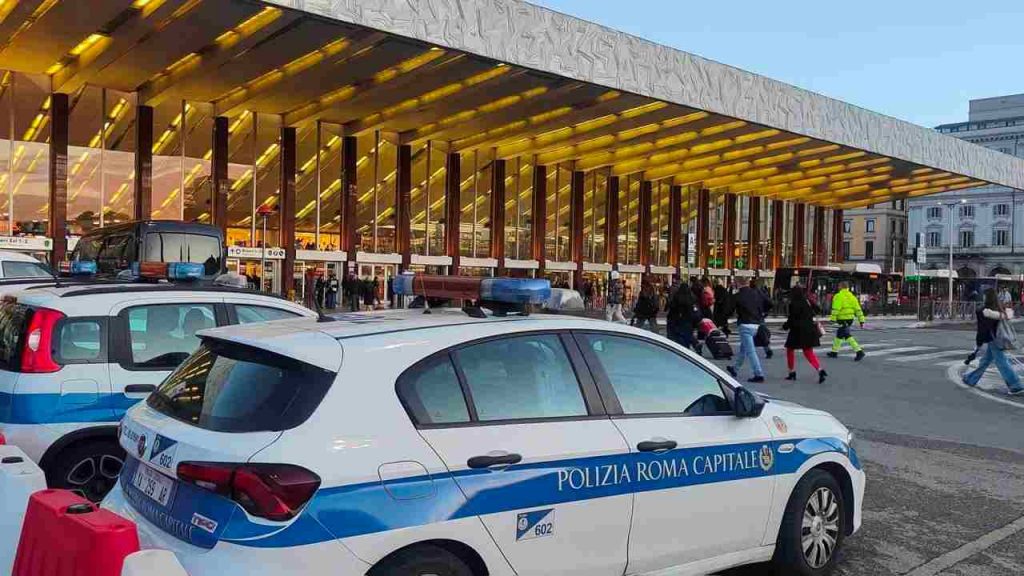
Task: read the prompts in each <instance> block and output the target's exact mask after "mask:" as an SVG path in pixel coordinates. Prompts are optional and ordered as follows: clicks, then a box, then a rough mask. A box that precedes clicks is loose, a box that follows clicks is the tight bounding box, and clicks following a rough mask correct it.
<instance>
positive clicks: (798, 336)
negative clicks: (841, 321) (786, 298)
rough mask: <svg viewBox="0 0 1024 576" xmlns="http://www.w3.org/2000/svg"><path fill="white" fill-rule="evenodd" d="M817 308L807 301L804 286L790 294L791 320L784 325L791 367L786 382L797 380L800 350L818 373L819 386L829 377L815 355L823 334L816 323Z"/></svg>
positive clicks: (787, 361)
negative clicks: (797, 361)
mask: <svg viewBox="0 0 1024 576" xmlns="http://www.w3.org/2000/svg"><path fill="white" fill-rule="evenodd" d="M816 308H817V307H816V306H814V305H812V304H811V303H810V302H808V301H807V296H806V294H805V293H804V289H803V287H802V286H796V287H794V288H793V290H792V291H791V292H790V302H789V318H787V319H786V323H785V324H783V325H782V329H783V330H789V335H788V336H786V364H787V365H788V366H789V376H786V380H796V351H797V350H798V349H799V350H803V352H804V358H807V362H808V363H809V364H810V365H811V367H812V368H814V369H815V370H817V371H818V384H821V383H822V382H824V381H825V378H826V377H827V376H828V373H827V372H825V370H823V369H822V367H821V363H820V362H819V361H818V357H817V356H816V355H815V354H814V349H815V348H816V347H818V346H820V345H821V334H819V333H818V325H817V323H815V321H814V316H815V314H816V313H817V310H816Z"/></svg>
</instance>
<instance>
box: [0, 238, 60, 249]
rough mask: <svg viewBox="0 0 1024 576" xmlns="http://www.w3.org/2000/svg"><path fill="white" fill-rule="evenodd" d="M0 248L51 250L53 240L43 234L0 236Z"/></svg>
mask: <svg viewBox="0 0 1024 576" xmlns="http://www.w3.org/2000/svg"><path fill="white" fill-rule="evenodd" d="M0 250H40V251H47V252H49V251H50V250H53V240H51V239H50V238H46V237H45V236H0Z"/></svg>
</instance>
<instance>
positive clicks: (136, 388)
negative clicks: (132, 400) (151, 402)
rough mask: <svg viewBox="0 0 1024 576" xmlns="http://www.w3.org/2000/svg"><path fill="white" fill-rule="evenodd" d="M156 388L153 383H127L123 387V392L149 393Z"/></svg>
mask: <svg viewBox="0 0 1024 576" xmlns="http://www.w3.org/2000/svg"><path fill="white" fill-rule="evenodd" d="M154 390H156V385H155V384H129V385H127V386H125V387H124V393H125V394H149V393H150V392H152V391H154Z"/></svg>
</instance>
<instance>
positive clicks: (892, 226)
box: [889, 220, 896, 234]
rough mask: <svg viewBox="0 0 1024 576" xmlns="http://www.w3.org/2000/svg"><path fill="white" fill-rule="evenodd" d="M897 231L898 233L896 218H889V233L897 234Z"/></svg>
mask: <svg viewBox="0 0 1024 576" xmlns="http://www.w3.org/2000/svg"><path fill="white" fill-rule="evenodd" d="M895 233H896V221H895V220H889V234H895Z"/></svg>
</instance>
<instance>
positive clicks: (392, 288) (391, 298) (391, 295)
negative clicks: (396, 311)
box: [385, 276, 398, 308]
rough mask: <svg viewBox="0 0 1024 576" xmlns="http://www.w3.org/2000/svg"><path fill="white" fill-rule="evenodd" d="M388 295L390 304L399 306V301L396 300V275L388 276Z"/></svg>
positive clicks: (394, 306)
mask: <svg viewBox="0 0 1024 576" xmlns="http://www.w3.org/2000/svg"><path fill="white" fill-rule="evenodd" d="M385 289H386V290H387V295H388V305H390V306H391V307H392V308H398V303H397V302H395V277H394V276H388V281H387V285H386V288H385Z"/></svg>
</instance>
